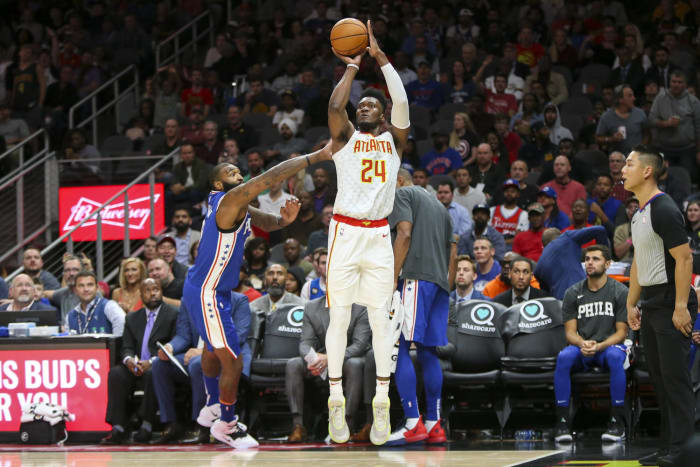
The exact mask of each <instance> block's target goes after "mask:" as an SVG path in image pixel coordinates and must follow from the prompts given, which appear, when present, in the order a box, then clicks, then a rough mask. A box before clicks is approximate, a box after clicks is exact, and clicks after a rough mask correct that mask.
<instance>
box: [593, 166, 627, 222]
mask: <svg viewBox="0 0 700 467" xmlns="http://www.w3.org/2000/svg"><path fill="white" fill-rule="evenodd" d="M612 189H613V178H612V177H611V176H610V175H609V174H601V175H598V179H597V181H596V185H595V191H594V192H595V194H596V195H597V197H595V198H593V199H592V200H590V201H589V202H595V203H596V204H597V205H598V206H600V208H601V209H602V210H603V212H604V213H605V216H606V217H607V218H608V221H609V222H611V223H613V224H615V223H616V222H615V219H617V218H618V216H619V215H620V214H621V211H622V201H620V200H618V199H615V198H613V197H612ZM594 221H595V214H591V215H590V217H589V218H588V222H594Z"/></svg>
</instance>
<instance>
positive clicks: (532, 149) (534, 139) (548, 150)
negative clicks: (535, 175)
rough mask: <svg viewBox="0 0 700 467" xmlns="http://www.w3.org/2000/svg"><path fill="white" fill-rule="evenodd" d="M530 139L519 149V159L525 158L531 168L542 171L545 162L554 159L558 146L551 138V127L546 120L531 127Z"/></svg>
mask: <svg viewBox="0 0 700 467" xmlns="http://www.w3.org/2000/svg"><path fill="white" fill-rule="evenodd" d="M530 135H531V136H530V140H529V141H528V142H526V143H525V144H524V145H523V146H522V147H521V148H520V151H518V159H522V160H524V161H525V162H526V163H527V165H528V166H529V167H530V169H531V170H537V171H541V169H542V167H543V166H544V165H545V163H547V162H550V161H553V160H554V157H555V156H556V154H557V152H558V148H557V146H556V145H555V144H553V143H552V142H551V141H550V140H549V128H548V127H547V126H546V125H545V124H544V122H539V121H538V122H535V123H533V124H532V125H531V127H530Z"/></svg>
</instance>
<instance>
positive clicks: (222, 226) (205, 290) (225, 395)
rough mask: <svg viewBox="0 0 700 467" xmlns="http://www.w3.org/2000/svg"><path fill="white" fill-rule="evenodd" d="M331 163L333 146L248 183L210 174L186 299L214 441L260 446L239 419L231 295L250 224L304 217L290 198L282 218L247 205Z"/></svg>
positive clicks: (280, 223)
mask: <svg viewBox="0 0 700 467" xmlns="http://www.w3.org/2000/svg"><path fill="white" fill-rule="evenodd" d="M329 159H330V143H329V144H327V145H326V147H324V148H323V149H321V150H320V151H317V152H314V153H313V154H308V155H304V156H299V157H295V158H293V159H290V160H287V161H285V162H282V163H281V164H279V165H276V166H275V167H273V168H272V169H270V170H268V171H267V172H265V173H264V174H262V175H259V176H257V177H255V178H253V179H251V180H249V181H248V182H246V183H243V177H242V176H241V172H240V170H238V168H237V167H236V166H234V165H232V164H228V163H223V164H219V165H217V166H216V167H214V169H213V171H212V173H211V178H210V183H211V187H212V191H211V192H210V193H209V198H208V205H209V209H208V212H207V215H206V217H205V219H204V223H203V224H202V237H201V240H200V243H199V250H198V254H197V259H196V260H195V263H194V266H192V267H191V268H190V269H189V271H188V273H187V278H186V279H185V285H184V289H183V296H182V299H183V301H184V303H185V306H186V307H187V310H188V311H189V313H190V316H191V317H192V322H193V323H195V327H196V328H197V331H198V332H199V335H200V336H201V337H202V339H203V340H204V343H205V346H204V349H203V352H202V372H203V373H204V385H205V387H206V390H207V393H208V395H209V400H208V401H207V405H206V406H205V407H204V408H203V409H202V410H201V412H200V414H199V417H198V419H197V421H198V422H199V423H200V424H201V425H203V426H210V427H211V429H210V432H211V434H212V436H214V438H216V439H217V440H219V441H221V442H223V443H226V444H228V445H229V446H232V447H234V448H248V447H255V446H257V445H258V442H257V441H256V440H255V439H253V438H252V437H251V436H250V435H248V434H247V432H246V427H245V426H244V425H243V424H242V423H238V417H236V416H235V403H236V399H237V397H238V382H239V380H240V378H241V370H242V369H243V362H242V361H241V359H240V358H239V357H238V355H239V349H240V348H239V342H238V337H237V334H236V328H235V326H234V324H233V317H232V310H231V291H232V290H233V289H235V288H236V286H237V285H238V276H239V270H240V268H241V262H242V260H243V247H244V244H245V241H246V239H247V238H248V236H249V235H250V232H251V230H250V224H251V222H252V223H253V224H255V225H256V226H258V227H260V228H261V229H263V230H266V231H271V230H277V229H280V228H282V227H284V226H286V225H288V224H289V223H291V222H292V221H293V220H294V219H295V218H296V216H297V214H298V213H299V201H297V200H288V201H287V203H286V204H285V205H284V206H283V207H282V208H281V209H280V215H274V214H268V213H265V212H262V211H260V210H258V209H255V208H253V207H250V206H248V204H249V203H250V202H251V201H252V200H254V199H255V198H256V197H257V196H258V195H259V194H260V193H262V192H263V191H265V190H267V189H269V188H270V187H271V186H273V185H275V184H277V183H279V182H281V181H282V180H285V179H287V178H288V177H290V176H292V175H294V174H296V173H297V172H299V171H300V170H303V169H304V168H305V167H307V166H309V165H311V164H313V163H315V162H319V161H322V160H329ZM219 417H220V418H219ZM217 419H218V420H217Z"/></svg>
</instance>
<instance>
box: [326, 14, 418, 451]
mask: <svg viewBox="0 0 700 467" xmlns="http://www.w3.org/2000/svg"><path fill="white" fill-rule="evenodd" d="M367 30H368V33H369V47H368V48H367V49H366V50H365V51H363V52H362V53H361V54H359V55H357V56H355V57H346V56H343V55H340V54H338V53H337V52H336V51H335V50H333V52H334V53H335V54H336V56H337V57H338V58H339V59H340V60H342V61H343V62H344V63H345V64H346V65H347V68H346V69H345V74H344V75H343V77H342V79H341V80H340V82H339V83H338V85H337V86H336V88H335V89H334V90H333V94H332V95H331V98H330V101H329V103H328V125H329V127H330V134H331V138H332V147H331V152H332V153H333V160H334V161H335V165H336V171H337V176H338V194H337V197H336V201H335V205H334V207H333V219H332V220H331V224H330V228H329V236H328V272H327V280H326V284H327V295H326V300H327V304H328V307H329V308H330V325H329V327H328V332H327V334H326V349H327V351H328V376H329V382H330V397H329V399H328V410H329V422H328V426H329V434H330V436H331V439H332V440H333V441H335V442H336V443H344V442H346V441H347V440H348V438H349V437H350V430H349V428H348V425H347V422H346V420H345V397H344V396H343V386H342V371H343V370H342V369H343V359H344V357H345V348H346V345H347V331H348V325H349V323H350V307H351V306H352V304H353V303H358V304H360V305H365V306H366V307H367V313H368V317H369V323H370V326H371V328H372V347H373V349H374V358H375V361H376V365H377V392H376V395H375V397H374V400H373V401H372V412H373V417H374V421H373V423H372V429H371V431H370V441H372V443H373V444H376V445H380V444H384V443H385V442H386V441H387V439H388V438H389V435H390V434H391V426H390V422H389V379H390V375H391V354H392V349H393V345H394V342H393V341H392V340H391V337H392V336H391V331H390V320H389V306H390V304H391V297H392V294H393V291H394V254H393V250H392V246H391V237H390V235H389V225H388V222H387V217H388V216H389V214H390V213H391V211H392V208H393V203H394V192H395V188H396V175H397V173H398V170H399V167H400V165H401V154H402V151H403V149H404V148H405V147H406V143H407V141H408V134H409V127H410V123H409V120H408V97H407V96H406V91H405V90H404V87H403V84H402V83H401V78H400V77H399V75H398V73H397V72H396V70H395V69H394V67H393V66H392V65H391V64H390V63H389V60H387V58H386V55H385V54H384V52H382V50H381V49H380V48H379V45H378V44H377V41H376V39H375V38H374V35H373V34H372V25H371V23H370V22H369V21H368V22H367ZM365 52H369V55H370V56H371V57H372V58H374V59H375V60H377V63H378V64H379V65H380V66H381V70H382V73H383V74H384V78H385V80H386V84H387V87H388V88H389V95H390V96H391V100H392V102H393V107H392V110H391V124H392V128H391V129H389V130H386V129H385V127H386V120H385V118H384V111H385V109H386V99H385V97H384V94H383V93H382V92H381V91H379V90H377V89H372V88H370V89H367V90H365V92H364V93H363V94H362V98H361V99H360V102H359V103H358V106H357V112H356V120H357V127H358V128H357V129H355V127H354V126H353V124H352V123H350V120H349V119H348V114H347V112H346V111H345V106H346V104H347V102H348V98H349V97H350V87H351V84H352V81H353V79H354V78H355V76H356V75H357V72H358V71H359V66H360V62H361V61H362V56H363V55H364V54H365Z"/></svg>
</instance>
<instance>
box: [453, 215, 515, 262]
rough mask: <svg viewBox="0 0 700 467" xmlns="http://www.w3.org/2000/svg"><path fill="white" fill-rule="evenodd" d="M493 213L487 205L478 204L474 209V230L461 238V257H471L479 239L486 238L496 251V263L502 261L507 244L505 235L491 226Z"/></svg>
mask: <svg viewBox="0 0 700 467" xmlns="http://www.w3.org/2000/svg"><path fill="white" fill-rule="evenodd" d="M490 216H491V211H490V209H489V207H488V205H487V204H485V203H482V204H477V205H476V206H474V208H473V209H472V217H473V219H474V228H473V229H472V230H470V231H469V232H467V233H466V234H464V235H462V236H461V237H460V238H459V244H458V246H457V252H458V253H459V254H460V255H469V254H472V253H473V251H474V241H475V240H476V239H477V238H481V237H486V238H488V239H489V241H490V242H491V244H492V245H493V247H494V249H495V250H496V255H495V258H496V261H499V262H500V261H501V260H502V259H503V256H504V255H505V253H506V242H505V240H504V239H503V235H502V234H501V233H500V232H498V231H497V230H496V229H494V228H493V227H492V226H490V225H489V218H490Z"/></svg>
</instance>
